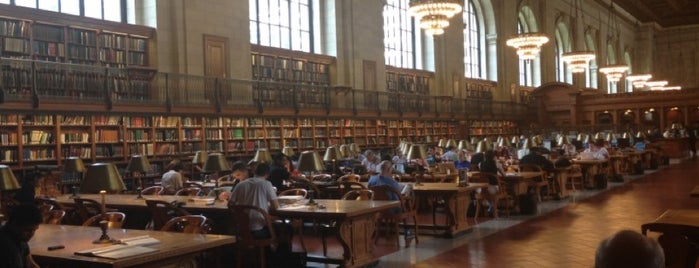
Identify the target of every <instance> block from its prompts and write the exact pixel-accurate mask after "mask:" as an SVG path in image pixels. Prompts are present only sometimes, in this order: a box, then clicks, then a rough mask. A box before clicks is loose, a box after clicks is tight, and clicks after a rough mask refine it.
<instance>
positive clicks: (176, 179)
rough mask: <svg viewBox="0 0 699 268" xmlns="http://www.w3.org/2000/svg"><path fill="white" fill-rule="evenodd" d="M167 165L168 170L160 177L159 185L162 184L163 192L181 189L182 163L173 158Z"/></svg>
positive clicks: (182, 181)
mask: <svg viewBox="0 0 699 268" xmlns="http://www.w3.org/2000/svg"><path fill="white" fill-rule="evenodd" d="M169 166H170V170H169V171H168V172H165V174H163V176H162V177H161V178H160V185H161V186H163V190H164V193H165V194H175V192H177V190H179V189H182V184H183V183H184V176H182V164H181V163H180V161H179V160H173V161H172V162H170V165H169Z"/></svg>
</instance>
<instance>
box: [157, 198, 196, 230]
mask: <svg viewBox="0 0 699 268" xmlns="http://www.w3.org/2000/svg"><path fill="white" fill-rule="evenodd" d="M146 205H147V206H148V210H150V214H151V219H152V220H153V229H154V230H160V229H162V228H163V226H165V223H167V222H168V221H169V220H170V219H172V218H174V217H179V216H187V215H190V214H189V212H187V211H186V210H184V209H182V208H179V207H176V206H174V205H173V204H171V203H168V202H165V201H161V200H148V199H146Z"/></svg>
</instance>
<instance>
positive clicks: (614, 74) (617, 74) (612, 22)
mask: <svg viewBox="0 0 699 268" xmlns="http://www.w3.org/2000/svg"><path fill="white" fill-rule="evenodd" d="M607 24H608V26H609V29H608V31H607V33H608V34H609V35H608V36H607V42H615V41H617V40H619V35H620V33H619V29H618V28H617V27H616V24H617V23H616V16H614V1H613V0H612V1H611V4H610V5H609V19H608V20H607ZM628 70H629V66H626V65H624V64H612V65H607V66H604V67H602V68H599V71H600V72H601V73H603V74H604V75H606V76H607V81H609V82H611V83H616V82H619V80H621V77H622V76H624V74H626V71H628Z"/></svg>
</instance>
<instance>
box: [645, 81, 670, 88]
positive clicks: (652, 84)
mask: <svg viewBox="0 0 699 268" xmlns="http://www.w3.org/2000/svg"><path fill="white" fill-rule="evenodd" d="M667 84H668V82H667V81H665V80H660V81H648V82H646V86H647V87H649V88H659V87H664V86H667Z"/></svg>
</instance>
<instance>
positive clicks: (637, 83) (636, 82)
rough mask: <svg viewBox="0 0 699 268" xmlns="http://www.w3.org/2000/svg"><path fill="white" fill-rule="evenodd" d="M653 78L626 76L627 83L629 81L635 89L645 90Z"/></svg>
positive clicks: (647, 76) (647, 75)
mask: <svg viewBox="0 0 699 268" xmlns="http://www.w3.org/2000/svg"><path fill="white" fill-rule="evenodd" d="M651 78H653V76H652V75H650V74H631V75H627V76H626V81H629V82H630V83H631V84H632V85H633V87H635V88H643V87H644V86H645V85H646V82H647V81H648V80H650V79H651Z"/></svg>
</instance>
